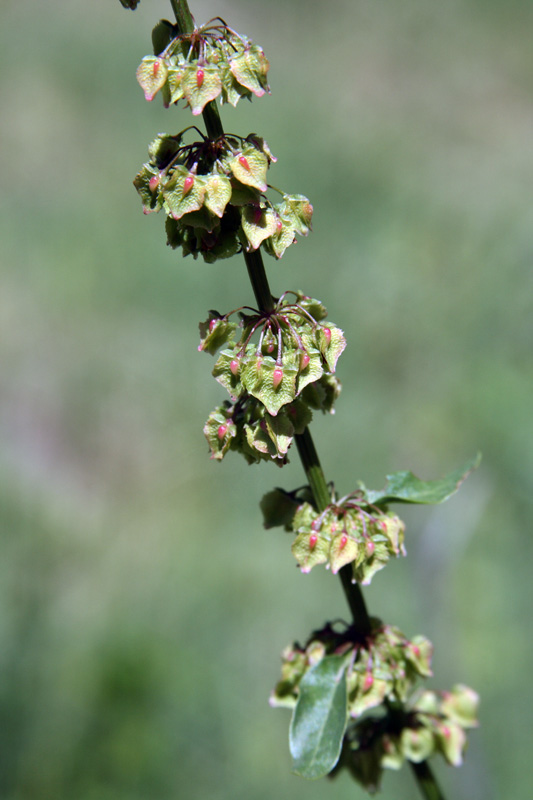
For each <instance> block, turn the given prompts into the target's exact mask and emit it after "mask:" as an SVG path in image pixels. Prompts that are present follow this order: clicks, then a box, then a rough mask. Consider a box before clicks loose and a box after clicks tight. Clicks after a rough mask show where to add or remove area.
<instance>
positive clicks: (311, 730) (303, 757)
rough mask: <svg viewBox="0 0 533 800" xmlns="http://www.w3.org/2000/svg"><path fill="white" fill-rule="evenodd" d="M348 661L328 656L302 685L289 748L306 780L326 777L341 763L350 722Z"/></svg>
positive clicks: (297, 769) (306, 676) (347, 658)
mask: <svg viewBox="0 0 533 800" xmlns="http://www.w3.org/2000/svg"><path fill="white" fill-rule="evenodd" d="M348 662H349V656H347V655H342V656H335V655H333V656H325V657H324V658H323V659H322V660H321V661H319V663H318V664H315V666H313V667H311V669H309V670H308V671H307V672H306V674H305V675H304V677H303V678H302V680H301V682H300V693H299V697H298V702H297V703H296V708H295V709H294V713H293V716H292V720H291V727H290V733H289V745H290V751H291V755H292V758H293V769H294V772H295V773H296V774H297V775H301V776H302V777H303V778H309V779H310V780H315V779H316V778H322V777H324V775H327V774H328V773H329V772H331V770H332V769H333V767H334V766H335V764H336V763H337V761H338V760H339V756H340V752H341V747H342V740H343V737H344V731H345V730H346V723H347V691H346V670H347V667H348Z"/></svg>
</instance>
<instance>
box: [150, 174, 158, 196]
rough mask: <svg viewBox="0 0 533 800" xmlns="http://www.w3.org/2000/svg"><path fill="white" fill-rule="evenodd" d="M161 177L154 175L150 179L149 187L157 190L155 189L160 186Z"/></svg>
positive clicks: (152, 190) (153, 190)
mask: <svg viewBox="0 0 533 800" xmlns="http://www.w3.org/2000/svg"><path fill="white" fill-rule="evenodd" d="M159 179H160V176H159V175H152V177H151V178H150V180H149V181H148V187H149V189H150V191H151V192H155V190H156V189H157V187H158V186H159Z"/></svg>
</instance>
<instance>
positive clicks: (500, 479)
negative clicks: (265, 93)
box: [0, 0, 533, 800]
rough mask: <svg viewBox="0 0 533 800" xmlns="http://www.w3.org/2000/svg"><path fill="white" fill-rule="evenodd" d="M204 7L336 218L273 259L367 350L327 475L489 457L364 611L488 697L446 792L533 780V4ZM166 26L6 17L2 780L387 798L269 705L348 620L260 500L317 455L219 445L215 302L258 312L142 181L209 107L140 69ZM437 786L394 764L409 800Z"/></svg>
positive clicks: (145, 21)
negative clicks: (348, 775)
mask: <svg viewBox="0 0 533 800" xmlns="http://www.w3.org/2000/svg"><path fill="white" fill-rule="evenodd" d="M191 5H192V11H193V13H195V15H196V17H197V20H198V21H199V22H203V21H205V20H207V19H208V18H210V17H212V16H214V15H221V16H223V17H225V18H226V19H227V21H228V23H229V24H230V25H232V26H233V27H235V28H236V29H237V30H239V31H242V32H243V33H246V34H248V35H250V36H251V37H253V38H254V40H255V41H257V42H258V43H259V44H261V45H262V46H263V47H264V49H265V51H266V53H267V56H268V57H269V59H270V61H271V73H270V78H271V86H272V92H273V93H272V96H271V97H269V98H264V99H262V100H261V101H260V102H254V103H253V104H252V105H248V104H244V103H241V104H240V105H239V108H238V109H237V110H236V111H235V112H233V111H232V112H231V120H229V118H228V122H227V125H228V126H229V127H230V129H231V130H235V131H236V132H238V133H241V134H243V135H246V134H247V133H248V132H249V131H251V130H254V131H259V132H260V133H261V134H262V135H264V136H265V137H266V139H267V141H268V143H269V144H270V146H271V148H272V150H273V152H274V153H275V154H276V155H277V156H278V157H279V163H278V164H277V165H275V166H274V167H273V171H272V173H273V174H272V180H273V182H274V183H276V180H275V175H278V176H279V177H280V179H281V180H280V181H279V182H281V183H283V186H284V187H286V190H287V191H301V192H303V193H305V194H306V195H307V196H308V197H309V198H310V199H311V201H312V202H313V204H314V207H315V217H314V228H315V230H314V233H313V234H312V235H311V236H310V237H309V238H308V239H306V240H301V241H300V242H299V244H298V246H297V247H295V248H291V250H290V252H288V253H287V254H286V256H285V257H284V258H283V259H282V260H281V261H280V262H279V263H275V262H274V261H273V260H269V261H270V263H268V265H267V266H268V270H269V275H270V279H271V286H272V289H273V291H274V292H276V291H283V290H284V289H286V288H289V287H292V288H294V289H298V288H302V289H304V290H305V291H306V292H307V293H309V294H312V295H313V296H315V297H321V298H323V299H324V301H325V302H326V304H327V306H328V310H329V313H330V316H331V318H332V319H334V320H335V321H336V322H337V323H338V324H339V325H341V327H342V328H343V329H344V331H345V333H346V337H347V339H348V348H347V350H346V353H345V354H344V355H343V358H342V361H341V362H340V364H339V371H338V374H339V377H340V378H341V380H342V381H343V385H344V391H343V394H342V395H341V397H340V399H339V401H338V403H337V415H336V417H334V418H327V419H323V420H320V421H319V422H318V423H317V424H316V426H314V428H313V433H314V436H315V437H316V442H317V446H318V448H319V452H320V454H321V459H322V463H323V466H324V468H325V471H326V474H327V476H328V478H332V479H334V480H335V481H336V484H337V486H338V488H339V490H340V491H341V492H343V491H349V490H350V489H351V488H352V487H353V483H354V480H356V479H362V480H364V481H365V483H366V484H367V485H368V486H380V485H383V483H384V477H385V474H386V473H387V472H391V471H394V470H398V469H411V470H413V472H415V473H416V474H418V475H421V476H422V477H426V478H431V477H437V476H438V475H439V474H443V473H444V472H446V471H449V470H450V469H453V468H454V467H455V466H457V465H458V464H460V463H462V462H463V461H464V460H465V459H466V458H467V457H468V456H470V455H472V454H473V453H475V452H476V451H477V450H478V449H480V450H482V451H483V453H484V460H483V464H482V467H481V469H480V470H479V471H478V473H476V474H475V475H474V476H472V477H471V478H470V479H469V481H468V482H467V483H466V484H465V486H464V487H463V488H462V489H461V492H460V493H459V494H458V495H457V496H455V497H454V498H453V499H452V500H451V501H450V502H449V503H448V504H446V505H444V506H443V507H437V508H436V509H435V510H429V511H420V510H417V511H416V513H414V514H413V515H412V516H411V515H409V513H407V515H405V516H406V521H407V523H408V528H407V535H406V544H407V549H408V551H409V555H410V557H409V558H408V559H406V560H402V561H401V562H398V563H396V564H393V565H391V566H390V567H389V569H388V570H387V577H386V578H383V577H382V576H377V578H376V580H375V581H374V583H373V584H372V587H371V588H370V590H369V591H368V596H369V607H370V608H371V609H372V612H373V613H378V614H379V613H381V614H382V615H383V616H385V617H386V618H387V619H390V621H391V622H393V623H394V624H397V625H398V626H399V627H401V628H402V630H404V631H405V632H406V634H407V635H410V634H413V633H415V632H418V631H420V632H423V633H425V634H426V635H428V636H429V637H430V638H431V640H432V641H433V642H434V643H435V646H436V658H435V663H434V667H435V675H436V679H435V686H440V685H448V684H450V683H453V682H455V681H457V680H461V681H464V682H465V683H467V684H468V685H471V686H473V687H475V688H476V690H478V691H479V692H480V694H481V698H482V706H481V714H480V719H481V728H480V730H479V732H474V733H473V734H472V736H471V741H472V746H471V748H470V750H469V753H468V754H467V759H466V764H465V766H464V767H463V768H462V769H461V770H460V771H458V772H457V773H456V772H455V771H453V774H452V770H447V769H446V768H442V766H441V768H440V771H439V777H440V779H441V780H442V783H443V786H444V788H445V789H446V790H447V791H448V792H449V794H450V796H453V797H460V796H463V797H468V798H469V800H478V799H479V800H481V798H484V800H485V798H489V800H490V798H497V797H502V796H507V797H512V798H513V800H522V799H524V800H525V798H529V796H530V791H531V790H530V780H529V771H530V770H529V761H530V759H529V750H530V747H531V744H532V742H531V735H530V722H529V717H528V715H527V714H526V709H527V708H528V706H529V705H530V703H531V699H532V692H531V684H530V681H531V678H530V675H531V673H532V670H533V649H532V647H531V643H530V636H529V630H530V608H531V591H530V575H529V572H530V567H529V565H530V563H531V559H532V556H533V544H532V540H531V534H530V528H531V524H530V520H531V517H532V508H531V496H532V485H531V484H532V481H531V476H532V475H533V441H532V439H533V426H532V423H531V388H532V367H531V353H532V338H533V337H532V326H531V319H532V313H531V312H532V310H533V309H532V300H531V297H532V292H531V263H532V256H533V235H532V233H531V231H532V221H533V220H532V205H531V186H532V184H533V159H532V157H531V130H532V126H533V78H532V75H533V71H532V67H533V63H532V62H533V56H532V53H533V50H532V49H531V33H532V30H533V6H532V5H531V3H529V2H525V0H524V2H520V0H511V1H510V2H507V3H501V2H497V0H483V2H481V0H452V2H449V3H445V4H442V3H441V4H435V3H430V4H428V3H426V2H423V0H404V1H402V2H392V1H391V0H383V1H382V0H356V2H353V1H352V0H350V2H348V0H335V1H334V2H333V3H330V4H328V5H327V8H326V9H324V7H323V4H322V3H319V2H317V0H291V2H290V3H287V2H285V0H271V2H268V3H266V2H259V1H258V0H220V2H214V0H213V1H212V2H207V0H195V2H194V3H192V4H191ZM165 16H166V17H169V16H170V6H169V4H168V3H167V2H164V0H157V2H155V1H154V0H142V2H141V4H140V6H139V9H138V10H137V11H136V12H135V14H133V13H131V12H127V11H124V10H123V9H122V8H121V6H120V4H119V3H118V2H117V1H116V0H114V1H113V0H91V2H87V1H86V0H68V2H67V0H47V2H46V3H31V2H30V3H27V2H26V3H25V2H20V0H2V3H1V5H0V64H1V69H0V98H1V100H0V102H1V108H2V125H1V129H0V146H1V152H0V174H1V175H2V186H3V191H2V193H1V199H0V204H1V214H0V264H1V293H0V310H1V313H0V326H1V329H0V330H1V335H0V363H1V364H2V371H1V376H0V392H1V418H0V426H1V451H0V719H1V722H0V753H1V755H0V794H1V796H2V797H3V798H6V800H45V799H46V800H47V799H48V798H50V797H54V798H56V800H72V798H76V800H108V798H109V800H146V799H147V798H150V800H170V799H171V798H172V799H173V800H174V798H177V797H179V798H187V800H189V799H190V800H196V799H198V800H200V798H201V799H202V800H203V798H207V797H208V798H210V800H230V798H231V800H239V798H247V800H249V798H253V800H263V798H264V800H266V798H271V797H277V796H289V795H290V796H291V797H292V798H294V800H300V798H301V799H302V800H303V799H304V798H305V800H313V798H319V797H320V798H322V797H324V796H325V795H326V793H327V795H328V796H330V797H331V798H332V800H344V798H352V797H358V796H364V795H363V793H362V791H361V790H359V789H358V788H357V787H354V786H353V785H352V784H351V782H350V781H349V780H348V779H340V780H338V781H336V782H334V783H332V784H331V785H330V786H327V785H326V786H325V785H324V784H323V783H318V784H314V783H308V782H305V781H302V780H301V779H298V778H296V777H294V776H292V775H290V773H289V769H290V764H289V756H288V753H287V747H286V737H287V727H288V717H287V716H286V715H284V714H283V713H282V712H275V713H274V712H271V711H270V710H269V708H268V705H267V697H268V693H269V691H270V689H271V687H273V685H274V684H275V682H276V681H277V679H278V674H279V659H278V653H279V652H280V651H281V649H282V648H283V647H284V646H285V645H286V644H287V642H289V641H291V640H292V639H293V638H294V637H298V636H301V637H302V638H303V637H305V636H306V635H307V632H308V629H309V627H310V626H312V625H314V624H315V623H316V620H317V614H318V616H320V613H321V612H322V614H323V618H324V620H325V619H326V618H328V617H329V618H333V617H337V616H339V615H340V614H341V615H342V614H344V613H345V607H344V598H343V596H342V593H341V592H340V589H339V587H338V586H337V583H336V582H334V581H333V582H332V581H331V579H330V576H328V575H325V574H323V572H321V571H318V570H316V571H314V572H313V573H312V574H311V575H308V576H302V575H301V574H300V573H299V572H298V571H297V570H296V569H295V567H294V560H293V558H292V556H291V553H290V540H289V538H288V537H286V536H285V535H284V534H283V533H280V532H279V531H278V530H274V531H264V530H263V529H262V527H261V515H260V512H259V508H258V502H259V499H260V497H261V495H262V493H263V492H264V491H265V490H266V489H269V488H270V487H271V485H272V483H273V482H275V481H277V482H278V483H281V484H282V485H284V486H287V487H291V486H294V485H298V484H299V483H301V482H302V477H303V476H302V474H301V471H300V468H299V466H298V464H297V463H296V460H294V463H293V464H292V465H291V466H289V467H288V468H287V469H286V470H284V471H283V473H277V472H276V471H274V470H273V468H272V469H271V468H269V467H267V466H262V467H257V468H255V467H254V468H253V469H249V468H247V467H246V466H245V465H244V464H243V463H241V460H240V459H239V458H237V457H234V458H231V457H229V458H228V459H227V460H226V461H225V462H224V464H223V465H220V464H215V463H213V462H211V461H209V458H208V454H207V447H206V444H205V440H204V438H203V435H202V426H203V424H204V421H205V418H206V416H207V414H208V413H209V411H210V410H211V408H212V407H213V406H214V405H215V404H216V403H217V402H221V400H222V399H224V396H225V394H224V390H223V389H221V387H218V385H217V384H216V383H215V382H214V381H213V379H212V378H211V377H210V375H209V371H210V368H211V366H212V364H211V362H210V361H209V357H208V356H206V355H204V354H201V353H200V354H199V353H197V351H196V347H197V344H198V335H197V322H198V321H199V320H202V319H205V316H206V312H207V309H209V308H213V307H215V308H218V309H220V310H222V311H226V310H229V308H230V307H233V306H234V305H235V298H236V297H237V298H238V297H239V293H240V301H241V302H242V303H243V304H244V303H250V302H251V301H252V298H251V296H250V292H251V290H250V289H249V286H248V282H247V280H246V275H245V270H244V264H243V263H242V261H241V259H239V258H235V259H233V260H231V261H228V262H222V265H219V264H217V265H214V266H207V265H204V264H203V263H201V262H194V261H192V260H190V259H188V260H186V261H182V260H181V259H180V257H179V256H178V255H177V254H176V253H174V252H172V251H171V250H170V249H168V248H166V247H165V245H164V233H163V230H162V220H161V219H159V218H156V217H153V218H152V217H150V218H144V217H143V216H142V213H141V209H140V203H139V200H138V197H137V195H136V193H135V191H134V189H133V186H132V185H131V181H132V179H133V176H134V175H135V172H136V171H137V169H138V166H139V164H140V163H142V161H143V160H144V159H145V143H146V142H148V141H149V140H150V139H151V138H153V135H154V134H155V133H157V132H158V131H164V130H167V131H170V132H175V131H177V130H179V129H180V128H182V127H184V126H185V125H187V124H189V121H190V120H189V116H188V114H187V113H185V112H182V113H180V112H176V111H175V110H169V111H165V110H164V109H163V108H162V106H161V104H160V102H159V99H156V100H155V101H154V103H153V104H151V105H149V104H147V103H145V101H144V99H143V95H142V92H141V90H140V89H139V87H138V86H137V83H136V81H135V69H136V67H137V64H138V63H139V61H140V59H141V57H142V56H143V55H144V54H145V53H147V52H149V49H150V41H149V32H150V28H151V26H152V24H153V23H154V22H155V21H156V20H157V19H158V18H159V17H165ZM227 116H228V117H229V114H228V115H227ZM223 119H226V117H225V116H224V114H223ZM239 287H241V288H239ZM267 473H268V474H267ZM411 520H412V525H411V524H410V523H411ZM328 578H329V580H328ZM438 766H439V765H438ZM398 786H399V787H400V788H398ZM414 791H415V790H414V787H413V784H412V779H411V777H410V775H409V774H405V775H404V776H403V778H402V779H401V780H400V783H399V784H398V782H397V780H396V776H394V780H387V779H386V780H385V788H384V793H383V797H384V798H392V797H394V798H396V800H398V798H400V797H405V798H410V797H412V796H413V792H414ZM461 793H462V794H461Z"/></svg>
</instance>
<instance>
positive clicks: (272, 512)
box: [259, 489, 298, 528]
mask: <svg viewBox="0 0 533 800" xmlns="http://www.w3.org/2000/svg"><path fill="white" fill-rule="evenodd" d="M259 506H260V508H261V511H262V512H263V525H264V527H265V528H276V527H278V526H282V527H286V526H290V523H291V522H292V518H293V517H294V512H295V510H296V508H297V507H298V501H297V500H295V499H294V498H293V497H292V496H291V495H290V494H288V493H287V492H285V491H284V490H283V489H273V490H272V491H271V492H267V494H265V495H263V498H262V499H261V502H260V503H259Z"/></svg>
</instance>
